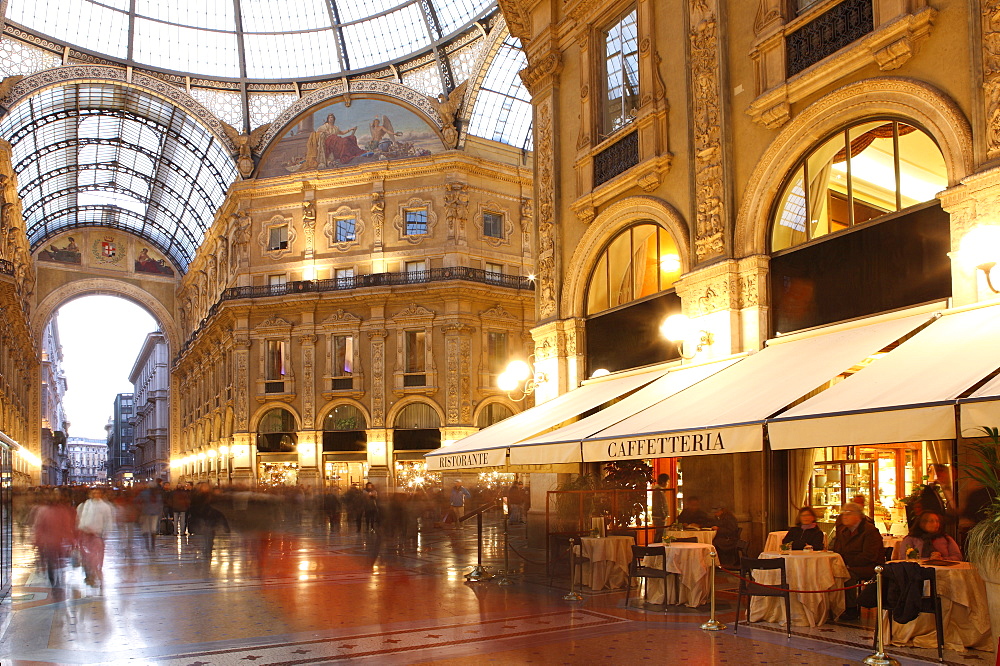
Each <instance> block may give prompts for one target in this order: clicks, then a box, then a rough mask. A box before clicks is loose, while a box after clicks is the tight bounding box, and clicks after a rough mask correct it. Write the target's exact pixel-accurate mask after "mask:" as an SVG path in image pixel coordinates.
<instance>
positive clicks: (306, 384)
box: [299, 335, 316, 430]
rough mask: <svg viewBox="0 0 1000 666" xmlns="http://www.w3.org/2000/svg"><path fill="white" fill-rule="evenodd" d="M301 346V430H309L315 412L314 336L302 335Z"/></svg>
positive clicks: (312, 425) (312, 424) (311, 426)
mask: <svg viewBox="0 0 1000 666" xmlns="http://www.w3.org/2000/svg"><path fill="white" fill-rule="evenodd" d="M299 344H300V345H301V346H302V429H303V430H311V429H312V428H313V427H315V426H314V423H313V415H314V413H315V410H316V405H315V402H316V373H315V372H314V369H313V359H314V356H315V352H316V336H315V335H303V336H301V337H300V338H299Z"/></svg>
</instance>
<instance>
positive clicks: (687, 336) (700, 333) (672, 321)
mask: <svg viewBox="0 0 1000 666" xmlns="http://www.w3.org/2000/svg"><path fill="white" fill-rule="evenodd" d="M660 335H662V336H663V337H664V338H666V339H667V340H670V341H671V342H674V343H676V344H677V352H678V353H679V354H680V355H681V358H683V359H692V358H694V356H695V354H696V353H698V352H700V351H704V350H705V347H711V346H712V344H713V343H714V342H715V336H714V335H712V332H711V331H706V330H698V329H696V328H695V325H694V323H693V322H692V321H691V320H690V319H688V317H687V315H682V314H675V315H670V316H669V317H667V318H666V319H664V320H663V323H662V324H660ZM694 340H697V346H696V347H695V354H685V353H684V345H685V343H687V342H691V341H694Z"/></svg>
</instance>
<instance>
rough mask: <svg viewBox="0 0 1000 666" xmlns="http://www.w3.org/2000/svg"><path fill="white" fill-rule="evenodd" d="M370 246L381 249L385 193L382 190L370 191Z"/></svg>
mask: <svg viewBox="0 0 1000 666" xmlns="http://www.w3.org/2000/svg"><path fill="white" fill-rule="evenodd" d="M371 214H372V235H373V239H372V246H373V248H374V249H375V250H381V249H382V228H383V227H384V226H385V195H384V194H382V192H379V191H375V192H372V205H371Z"/></svg>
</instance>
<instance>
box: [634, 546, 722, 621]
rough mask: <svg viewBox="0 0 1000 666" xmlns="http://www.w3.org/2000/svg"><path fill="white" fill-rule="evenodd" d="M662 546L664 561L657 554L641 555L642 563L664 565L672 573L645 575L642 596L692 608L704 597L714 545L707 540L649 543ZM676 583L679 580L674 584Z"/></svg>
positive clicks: (660, 602)
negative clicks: (705, 541)
mask: <svg viewBox="0 0 1000 666" xmlns="http://www.w3.org/2000/svg"><path fill="white" fill-rule="evenodd" d="M659 546H664V552H665V553H666V558H667V559H666V563H664V562H663V561H662V559H661V558H660V557H659V556H658V555H654V556H647V557H644V558H642V564H643V566H646V567H651V568H654V569H661V568H666V570H667V573H671V574H674V575H673V576H668V577H667V579H666V583H667V586H666V590H665V589H664V580H663V579H662V578H647V579H646V600H647V601H649V602H650V603H653V604H662V603H666V604H680V605H684V606H690V607H691V608H696V607H697V606H700V605H702V604H703V603H705V602H706V601H708V594H709V585H710V583H711V578H710V576H711V575H712V558H711V557H709V553H711V552H712V551H713V550H714V548H713V547H712V545H711V544H710V543H707V544H706V543H671V544H662V543H651V544H649V547H650V548H657V547H659ZM678 583H679V584H678Z"/></svg>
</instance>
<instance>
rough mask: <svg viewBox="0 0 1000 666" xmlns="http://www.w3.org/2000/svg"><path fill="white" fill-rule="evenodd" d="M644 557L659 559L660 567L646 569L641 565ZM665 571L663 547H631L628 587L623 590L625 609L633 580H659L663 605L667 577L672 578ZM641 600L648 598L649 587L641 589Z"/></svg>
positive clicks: (665, 597)
mask: <svg viewBox="0 0 1000 666" xmlns="http://www.w3.org/2000/svg"><path fill="white" fill-rule="evenodd" d="M646 557H659V558H660V566H659V568H657V567H647V566H646V565H644V564H643V563H642V561H643V559H644V558H646ZM673 575H675V574H671V573H670V572H668V571H667V549H666V547H665V546H632V560H631V561H630V562H629V564H628V586H627V587H626V588H625V607H626V608H628V599H629V596H630V595H631V594H632V579H633V578H646V579H649V578H659V579H661V580H663V605H664V606H666V605H667V604H666V600H667V577H668V576H673ZM642 597H643V599H644V600H645V599H648V598H649V585H648V584H647V585H646V587H645V588H644V589H643V593H642Z"/></svg>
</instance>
